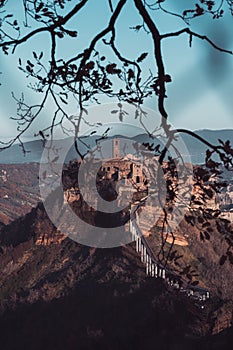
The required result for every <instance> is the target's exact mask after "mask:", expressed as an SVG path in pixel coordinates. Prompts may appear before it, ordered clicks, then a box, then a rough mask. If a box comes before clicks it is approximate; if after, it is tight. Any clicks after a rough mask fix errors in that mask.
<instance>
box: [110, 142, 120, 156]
mask: <svg viewBox="0 0 233 350" xmlns="http://www.w3.org/2000/svg"><path fill="white" fill-rule="evenodd" d="M120 156H121V152H120V139H115V138H114V139H113V140H112V157H113V158H120Z"/></svg>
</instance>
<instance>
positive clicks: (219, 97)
mask: <svg viewBox="0 0 233 350" xmlns="http://www.w3.org/2000/svg"><path fill="white" fill-rule="evenodd" d="M76 2H77V1H73V2H72V1H71V4H70V6H73V5H74V4H75V3H76ZM112 2H113V5H114V6H115V5H116V3H117V0H115V1H112ZM151 2H152V1H151ZM177 3H178V5H177ZM186 3H187V1H185V0H181V1H179V2H178V1H172V0H170V1H169V0H168V1H166V2H165V3H164V4H165V5H164V6H167V9H172V10H174V11H180V10H181V8H183V7H182V6H183V4H186ZM166 4H167V5H166ZM192 4H195V1H189V6H190V7H192ZM8 6H9V7H11V10H12V13H15V12H16V11H17V12H16V13H17V15H18V14H20V12H21V9H22V1H21V0H18V1H17V2H16V1H14V0H9V1H8ZM184 8H185V7H184ZM226 10H227V9H226ZM109 15H110V11H109V7H108V1H106V0H98V1H96V0H89V3H88V5H87V6H86V7H85V8H84V9H83V10H82V11H81V12H80V15H79V16H77V17H76V18H75V19H72V21H70V22H69V23H68V24H67V25H66V28H68V29H77V30H78V37H77V38H76V39H68V40H60V42H59V47H58V52H57V57H62V58H63V57H64V56H67V57H68V56H69V54H71V53H75V52H79V51H80V50H82V49H83V48H85V47H86V46H87V45H88V44H89V42H90V40H91V38H92V37H93V35H94V34H96V33H97V32H98V31H99V30H101V29H102V28H103V27H104V26H105V25H106V24H107V22H108V18H109ZM151 15H152V16H153V18H154V19H155V22H156V24H157V26H158V28H159V30H160V31H161V32H162V33H166V32H170V31H175V30H178V29H181V28H184V27H186V26H187V25H186V24H185V23H184V22H183V21H182V20H181V19H179V18H177V17H173V16H169V15H167V14H164V13H161V12H159V11H155V12H154V13H151ZM19 16H21V15H19ZM19 18H20V19H22V17H19ZM31 24H32V28H33V22H32V23H31ZM137 24H141V21H140V18H139V16H138V13H137V11H136V10H135V9H134V8H133V1H132V0H128V3H127V5H126V6H125V8H124V9H123V12H122V14H121V16H120V18H119V20H118V22H117V45H118V47H119V48H120V49H121V51H122V53H124V55H125V56H127V57H129V58H131V59H136V58H137V57H138V56H139V55H140V54H141V53H142V52H149V55H148V57H147V58H146V59H145V61H144V66H143V67H144V68H143V69H144V71H145V72H146V73H148V72H149V69H150V68H151V69H154V67H155V66H154V62H153V58H152V55H151V53H152V41H151V38H150V36H149V35H148V34H146V33H145V32H139V33H138V34H136V33H135V32H134V31H133V30H130V29H129V27H133V26H136V25H137ZM232 25H233V17H232V16H231V15H230V14H229V11H226V13H225V15H224V17H223V18H222V19H218V20H213V19H212V18H211V17H208V16H203V17H202V18H196V19H195V20H193V21H192V22H190V26H191V29H193V30H195V31H197V32H198V33H199V34H207V35H208V36H209V37H210V38H211V40H213V41H215V42H216V43H217V44H218V45H219V46H222V47H223V48H226V49H229V50H233V40H232V28H233V26H232ZM188 43H189V38H188V36H187V35H185V34H183V35H182V36H181V37H179V38H172V39H166V41H164V42H163V57H164V63H165V67H166V73H168V74H170V75H171V77H172V83H170V84H167V95H168V98H167V101H166V107H167V111H168V114H169V119H170V122H171V123H172V124H173V126H174V127H185V128H189V129H192V130H195V129H204V128H209V129H226V128H233V115H232V111H233V97H232V91H233V56H230V55H227V54H224V53H221V52H217V51H216V50H214V49H213V48H212V47H210V45H209V44H208V43H206V42H204V41H201V40H199V39H197V38H193V45H192V48H190V47H189V45H188ZM48 48H49V37H48V35H47V34H43V35H38V36H37V37H35V38H34V39H32V40H30V42H28V43H26V44H24V45H22V46H21V47H20V48H18V49H17V50H16V53H15V55H10V54H9V56H4V55H2V54H0V65H1V71H2V74H1V76H0V79H1V82H2V86H1V87H0V118H1V131H0V136H1V137H2V138H5V137H6V138H9V137H12V136H14V135H15V133H16V124H15V122H14V121H10V120H9V117H10V116H15V115H16V104H15V102H14V101H13V99H12V97H11V93H12V92H14V93H15V95H16V96H20V94H21V92H24V95H25V99H27V101H29V102H31V103H38V102H39V101H40V100H41V98H42V96H40V95H39V94H35V93H33V92H32V91H31V90H30V89H28V87H27V85H28V84H29V79H26V78H25V76H24V74H23V73H22V72H20V71H19V70H18V69H17V65H18V58H19V57H21V58H22V60H23V61H26V59H27V58H30V57H32V51H36V52H40V51H41V50H43V51H44V52H46V51H47V50H48ZM98 49H100V50H101V49H103V50H104V51H103V53H105V54H106V56H107V58H108V59H109V61H111V59H112V57H113V56H112V54H109V53H108V52H107V51H106V49H105V48H104V45H101V46H99V47H98ZM108 54H109V56H108ZM44 58H45V59H46V54H45V56H44ZM146 105H147V106H148V107H150V108H152V109H155V110H157V99H156V98H155V97H154V98H151V99H148V100H147V102H146ZM53 108H54V107H53V106H52V104H51V105H50V106H48V107H47V108H46V109H45V111H44V112H43V114H42V115H41V117H40V119H39V120H38V122H37V123H35V125H33V127H32V129H31V132H30V133H28V134H27V136H28V137H30V136H31V135H33V133H34V132H36V131H37V130H38V128H42V127H43V126H44V125H46V121H47V120H48V116H51V115H52V113H53ZM69 108H70V111H71V112H74V113H75V110H76V106H75V105H71V106H69ZM102 122H106V120H102ZM84 129H85V128H84Z"/></svg>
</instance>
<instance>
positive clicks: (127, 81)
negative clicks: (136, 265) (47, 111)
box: [0, 0, 233, 264]
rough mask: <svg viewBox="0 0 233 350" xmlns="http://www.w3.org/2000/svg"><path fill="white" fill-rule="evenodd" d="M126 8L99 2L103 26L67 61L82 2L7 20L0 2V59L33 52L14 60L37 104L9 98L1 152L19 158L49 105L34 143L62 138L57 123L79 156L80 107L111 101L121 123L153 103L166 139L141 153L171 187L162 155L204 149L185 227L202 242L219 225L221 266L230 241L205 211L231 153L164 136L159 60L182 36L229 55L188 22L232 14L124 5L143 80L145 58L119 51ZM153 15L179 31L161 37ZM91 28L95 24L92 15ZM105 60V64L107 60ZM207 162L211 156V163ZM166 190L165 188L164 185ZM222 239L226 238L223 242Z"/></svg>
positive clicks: (26, 5)
mask: <svg viewBox="0 0 233 350" xmlns="http://www.w3.org/2000/svg"><path fill="white" fill-rule="evenodd" d="M9 2H10V1H9ZM128 2H129V1H127V0H119V1H112V0H106V1H104V3H105V4H108V6H109V18H108V20H107V25H106V26H105V27H103V28H102V29H101V30H99V31H98V32H97V33H95V35H94V36H93V37H92V38H91V40H90V41H89V42H86V43H85V48H84V49H78V50H77V51H75V50H74V53H73V54H71V55H70V57H68V58H67V57H66V58H62V57H61V56H60V54H58V51H59V49H60V45H62V43H63V42H64V41H66V40H70V39H72V38H73V40H76V38H77V40H78V36H79V33H78V20H79V18H80V16H82V10H83V9H85V7H86V6H87V5H88V3H89V1H88V0H80V1H78V2H77V1H70V0H46V1H41V0H39V1H38V0H22V12H23V13H22V14H18V12H17V11H15V13H14V12H13V11H10V12H9V11H8V1H7V0H2V1H1V2H0V9H1V15H2V19H1V22H0V47H1V49H2V53H3V54H5V55H16V54H17V49H18V48H19V47H22V46H23V45H25V44H26V43H28V42H33V43H34V44H35V46H34V48H33V49H32V50H31V52H30V53H29V52H27V53H26V54H25V55H24V57H19V63H18V67H19V69H20V70H21V71H22V72H23V73H24V74H25V75H26V77H27V78H28V79H29V81H30V87H31V89H32V90H33V91H34V92H35V93H37V94H38V96H39V97H40V102H38V103H36V104H33V105H31V104H30V103H28V102H27V101H26V100H25V97H24V94H22V96H21V97H20V98H18V97H16V96H15V95H13V98H14V99H15V100H16V102H17V116H16V117H15V118H14V119H16V122H17V123H18V133H17V134H16V135H15V136H14V137H13V138H12V140H10V141H9V142H7V143H4V142H3V141H2V142H1V145H2V149H5V148H9V147H11V146H12V145H13V144H14V143H15V142H16V141H18V142H19V143H20V144H21V146H22V148H23V151H24V152H25V151H26V150H25V148H24V144H23V141H22V136H23V135H24V133H25V132H27V131H28V130H30V128H31V127H32V124H33V123H34V121H35V120H36V119H38V117H39V115H40V114H41V113H42V111H43V109H44V108H45V106H46V105H47V104H50V103H51V101H52V102H53V103H54V106H55V108H54V113H53V115H52V119H51V120H49V119H48V123H47V126H46V127H45V128H43V129H41V130H38V133H37V134H36V136H40V137H41V138H42V140H43V141H45V140H46V139H47V138H49V137H50V136H51V135H52V134H53V132H54V129H55V128H56V127H57V126H59V127H61V128H63V131H64V133H65V132H66V131H67V129H66V127H65V126H64V122H65V121H66V122H68V123H70V125H71V126H72V128H73V131H74V143H75V146H76V150H77V152H78V153H79V154H80V151H79V149H78V144H77V139H78V137H79V132H80V124H81V122H82V121H83V120H85V121H86V123H88V113H87V110H86V106H87V105H88V106H89V105H93V104H99V103H101V102H102V101H103V100H104V101H109V100H113V101H116V103H118V109H117V110H116V111H113V113H115V114H116V118H119V120H120V121H123V119H124V109H123V105H122V103H123V102H125V103H129V104H132V105H133V106H134V107H135V117H138V118H141V119H142V120H143V116H144V114H143V113H144V110H143V107H144V104H145V102H146V101H147V99H148V98H150V97H153V98H155V99H156V100H157V108H158V111H159V113H160V115H161V128H162V130H163V132H164V134H165V135H166V138H167V143H166V146H165V147H163V149H159V148H158V147H157V148H156V146H158V145H156V144H153V140H152V143H151V144H145V145H144V146H145V147H147V148H148V149H149V150H151V149H153V150H154V152H155V154H157V155H158V157H159V163H160V165H161V166H162V167H163V169H164V171H165V173H168V174H169V176H167V178H169V179H173V180H174V179H175V178H176V174H175V172H174V160H172V159H168V158H167V155H168V149H169V147H170V145H171V144H172V143H173V141H174V140H175V139H176V137H177V136H178V135H179V134H181V135H182V134H184V133H186V134H189V135H190V136H191V137H193V138H195V139H197V140H199V141H201V142H202V143H203V144H205V145H206V146H207V147H208V150H207V152H206V158H205V166H202V167H201V166H197V167H195V171H194V176H195V186H196V188H198V190H196V192H195V194H193V198H192V204H191V206H190V210H189V212H188V213H187V214H186V216H185V219H186V221H187V222H188V223H190V224H191V225H196V224H198V225H199V226H201V231H200V232H201V233H200V237H201V239H202V240H205V239H207V240H208V239H209V236H210V231H211V230H210V229H209V230H208V227H209V224H208V222H209V220H212V219H215V220H218V229H219V231H221V232H223V234H224V235H225V236H226V239H227V241H228V243H229V250H228V254H226V255H225V258H222V259H221V261H220V263H221V264H222V263H224V261H225V260H226V259H227V257H229V259H231V256H232V255H231V254H232V253H231V249H232V246H233V240H232V237H231V235H230V233H232V231H231V228H230V223H229V222H227V220H225V219H224V220H223V219H221V218H220V217H219V216H220V213H219V212H218V211H217V210H213V209H210V208H207V207H206V206H205V203H206V202H207V200H208V199H211V198H213V196H214V195H215V194H216V193H217V192H219V191H221V188H224V187H226V183H225V182H224V181H221V179H220V176H221V171H222V170H221V169H222V168H221V169H220V167H221V166H223V167H225V168H226V169H228V170H232V165H233V160H232V156H233V149H232V147H231V145H230V142H229V141H228V140H223V141H222V140H219V144H217V145H214V144H211V143H210V142H208V140H205V139H203V138H202V137H200V136H199V135H197V134H195V133H194V132H192V131H190V130H187V129H183V128H180V129H176V130H173V129H172V128H171V125H170V124H169V113H168V111H167V108H166V98H167V96H166V87H167V84H169V83H170V82H171V81H172V77H171V76H170V75H169V74H168V73H166V69H165V61H166V57H164V56H163V53H162V47H163V42H164V41H165V40H167V39H169V38H171V39H172V40H175V39H176V38H177V37H179V36H181V35H187V36H188V38H189V45H190V47H191V46H192V42H193V40H194V38H195V39H196V40H202V41H203V45H209V46H211V47H212V48H213V50H218V51H220V52H222V53H223V54H228V55H232V54H233V53H232V51H230V50H229V49H228V48H225V47H221V46H219V45H217V44H216V43H215V42H214V41H213V40H212V39H211V38H209V37H208V36H206V35H205V33H204V34H199V33H197V32H195V31H193V30H192V29H191V27H190V26H189V24H190V22H191V21H192V20H193V19H194V18H196V17H200V16H211V17H212V18H213V21H214V20H217V19H220V20H222V19H221V18H222V17H224V15H225V13H224V11H225V9H226V8H227V10H228V11H230V13H231V14H232V13H233V1H230V0H225V1H224V0H222V1H219V2H217V1H204V0H200V1H198V2H197V3H194V4H193V6H191V7H190V8H184V9H183V11H181V12H179V13H178V12H177V13H175V12H171V11H169V10H168V7H167V2H168V1H166V0H158V1H156V2H151V1H144V0H132V1H131V5H132V8H133V9H134V10H136V11H137V13H138V15H139V17H138V18H139V23H138V24H136V25H135V26H133V27H130V28H129V30H131V31H134V32H135V35H137V33H138V32H143V31H144V32H145V35H147V36H148V35H149V36H150V38H151V45H152V58H153V64H154V67H155V68H154V69H153V70H151V71H150V73H149V75H148V76H146V74H145V72H146V69H145V67H146V63H145V61H146V58H147V56H148V55H149V51H150V50H148V52H139V54H138V57H136V58H135V59H133V60H132V59H130V58H128V57H127V56H126V55H125V54H123V53H122V52H121V50H120V49H119V48H118V40H117V33H118V29H119V28H118V20H119V19H120V18H121V15H122V13H123V11H124V7H125V5H126V3H128ZM100 6H101V5H100ZM157 11H161V12H163V13H164V14H166V15H167V16H168V20H169V16H175V17H179V18H180V20H181V21H183V25H184V26H183V27H182V28H181V29H180V30H178V31H174V32H167V33H163V34H162V33H161V32H160V30H159V27H158V24H157V21H156V15H155V14H156V13H157ZM96 21H98V15H97V16H96ZM70 23H71V24H70ZM68 28H69V29H68ZM44 34H46V35H47V37H48V40H49V50H47V51H42V52H41V51H38V50H37V46H36V45H37V43H38V40H39V38H40V36H42V35H44ZM43 38H44V37H43ZM75 42H76V41H75ZM139 50H140V45H139ZM108 54H109V57H110V58H108V57H107V55H108ZM71 99H73V101H75V102H76V105H77V111H78V112H77V115H75V116H74V115H70V114H69V109H68V105H69V104H70V101H71ZM80 155H81V154H80ZM214 156H217V160H216V157H215V158H214ZM210 178H212V179H213V178H214V181H212V182H209V180H210ZM169 181H170V180H169ZM167 186H168V187H169V186H170V183H168V184H167ZM169 188H170V190H169V191H168V198H167V206H166V207H165V209H164V218H163V221H164V223H166V222H167V213H168V208H169V207H172V203H173V202H174V201H175V198H176V195H177V189H176V186H173V187H172V186H170V187H169ZM226 232H227V234H225V233H226ZM162 236H163V234H162ZM165 241H166V240H165ZM164 243H165V242H163V244H164ZM169 254H170V252H169ZM169 256H171V255H169ZM173 258H174V259H175V258H176V256H175V254H173ZM160 259H161V260H163V261H165V262H166V261H167V259H168V257H166V256H165V255H164V254H162V255H161V254H160ZM224 259H225V260H224Z"/></svg>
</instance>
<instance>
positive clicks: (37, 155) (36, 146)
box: [0, 129, 233, 164]
mask: <svg viewBox="0 0 233 350" xmlns="http://www.w3.org/2000/svg"><path fill="white" fill-rule="evenodd" d="M195 133H196V134H197V135H199V136H201V137H202V138H204V139H205V140H207V141H209V142H210V143H212V144H218V139H221V140H223V141H226V140H230V141H231V142H233V129H225V130H207V129H204V130H197V131H195ZM180 136H181V137H182V139H183V141H184V143H185V144H186V147H187V149H188V151H189V154H190V156H191V160H192V162H193V163H194V164H201V163H203V162H204V159H205V152H206V149H207V146H205V145H204V144H203V143H202V142H200V141H198V140H197V139H195V138H193V137H191V136H190V135H187V134H182V135H180ZM99 137H100V136H98V135H95V136H89V137H87V138H85V139H83V140H84V141H85V143H86V144H88V145H90V147H94V146H95V140H96V139H98V138H99ZM110 138H111V137H110ZM133 140H135V141H136V142H138V143H143V142H149V143H153V140H152V139H151V138H149V136H148V135H147V134H141V135H137V136H135V137H134V138H133ZM58 142H60V141H58ZM66 142H70V139H69V138H67V139H64V140H62V143H63V144H64V143H66ZM123 147H124V145H122V147H121V148H122V149H121V152H123V154H124V153H132V147H131V146H130V145H129V144H128V145H127V147H125V149H123ZM25 148H26V150H27V151H29V152H28V153H26V155H24V154H23V152H22V149H21V147H20V146H19V145H14V146H12V147H11V148H10V149H7V150H4V151H1V152H0V164H9V163H31V162H40V159H41V155H42V152H43V143H42V141H41V140H36V141H30V142H26V143H25ZM79 149H80V152H81V153H82V152H85V150H86V149H87V148H86V146H85V145H84V144H83V143H82V142H80V144H79ZM108 156H109V157H111V149H109V155H108ZM77 157H78V155H77V152H76V151H75V149H74V147H72V148H71V150H70V153H69V158H70V159H72V158H77Z"/></svg>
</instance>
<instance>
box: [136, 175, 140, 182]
mask: <svg viewBox="0 0 233 350" xmlns="http://www.w3.org/2000/svg"><path fill="white" fill-rule="evenodd" d="M139 182H140V176H136V183H137V184H139Z"/></svg>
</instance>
